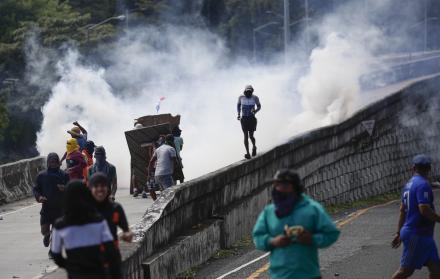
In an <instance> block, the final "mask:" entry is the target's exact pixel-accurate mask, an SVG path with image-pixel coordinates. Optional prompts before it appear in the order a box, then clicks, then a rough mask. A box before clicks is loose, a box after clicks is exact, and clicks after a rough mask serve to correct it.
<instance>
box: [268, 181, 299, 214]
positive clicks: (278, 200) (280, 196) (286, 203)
mask: <svg viewBox="0 0 440 279" xmlns="http://www.w3.org/2000/svg"><path fill="white" fill-rule="evenodd" d="M272 201H273V203H274V204H275V214H276V215H277V217H278V218H283V217H285V216H287V215H289V214H290V213H291V212H292V210H293V208H294V207H295V204H296V201H297V199H296V198H295V196H294V195H293V193H285V192H280V191H277V190H276V189H275V188H274V189H273V190H272Z"/></svg>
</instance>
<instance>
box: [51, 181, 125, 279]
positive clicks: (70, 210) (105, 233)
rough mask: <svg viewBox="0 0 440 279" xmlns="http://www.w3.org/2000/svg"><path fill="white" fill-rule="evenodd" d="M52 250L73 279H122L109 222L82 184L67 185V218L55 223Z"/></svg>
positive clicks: (57, 261)
mask: <svg viewBox="0 0 440 279" xmlns="http://www.w3.org/2000/svg"><path fill="white" fill-rule="evenodd" d="M50 249H51V252H52V255H53V260H54V261H55V263H56V264H57V265H58V266H59V267H61V268H65V269H66V270H67V274H68V278H69V279H92V278H93V279H108V278H112V279H122V277H121V276H120V274H119V273H118V271H119V270H120V268H121V267H120V261H119V259H118V253H117V251H116V247H115V244H114V242H113V236H112V234H111V232H110V229H109V227H108V224H107V221H106V220H105V219H104V218H103V217H102V216H101V215H100V214H99V213H98V211H97V209H96V208H95V204H94V200H93V197H92V195H91V193H90V191H89V189H87V187H86V186H85V185H84V183H83V182H82V181H79V180H75V181H71V182H69V184H68V185H67V188H66V204H65V215H64V216H63V217H62V218H60V219H58V220H57V221H56V222H55V226H54V229H53V232H52V244H51V248H50ZM63 250H64V251H65V255H66V258H64V257H63V253H62V251H63Z"/></svg>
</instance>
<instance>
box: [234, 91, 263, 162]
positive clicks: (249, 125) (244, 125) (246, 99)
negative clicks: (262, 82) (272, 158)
mask: <svg viewBox="0 0 440 279" xmlns="http://www.w3.org/2000/svg"><path fill="white" fill-rule="evenodd" d="M253 92H254V88H253V87H252V86H251V85H248V86H246V88H245V90H244V95H241V96H240V97H238V103H237V112H238V116H237V119H238V120H240V122H241V129H242V130H243V134H244V147H245V148H246V154H245V155H244V157H245V158H246V159H250V158H251V154H250V153H249V138H250V139H251V141H252V146H253V147H252V156H253V157H254V156H257V147H256V145H255V137H254V133H255V131H256V130H257V118H256V117H255V114H256V113H257V112H259V111H260V109H261V104H260V99H259V98H258V97H257V96H255V95H253ZM255 107H256V108H255ZM240 113H241V114H240Z"/></svg>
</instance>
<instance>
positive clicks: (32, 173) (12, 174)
mask: <svg viewBox="0 0 440 279" xmlns="http://www.w3.org/2000/svg"><path fill="white" fill-rule="evenodd" d="M45 167H46V159H45V158H44V157H35V158H31V159H26V160H21V161H18V162H14V163H10V164H6V165H0V205H1V204H5V203H9V202H12V201H16V200H20V199H23V198H26V197H29V196H31V195H32V187H33V186H34V184H35V178H36V177H37V174H38V172H39V171H40V170H42V169H44V168H45Z"/></svg>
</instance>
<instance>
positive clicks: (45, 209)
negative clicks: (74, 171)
mask: <svg viewBox="0 0 440 279" xmlns="http://www.w3.org/2000/svg"><path fill="white" fill-rule="evenodd" d="M60 166H61V163H60V158H59V157H58V155H57V154H56V153H49V155H47V169H46V170H44V171H42V172H40V173H39V174H38V176H37V183H36V186H35V187H34V189H33V193H34V196H35V199H36V200H37V202H39V203H42V206H41V211H40V225H41V234H42V235H43V244H44V246H45V247H48V246H49V241H50V231H51V228H50V227H51V226H52V225H53V224H54V222H55V220H56V219H58V218H59V217H61V216H62V215H63V204H64V188H65V185H66V184H67V182H69V175H68V174H67V173H65V172H64V171H62V170H61V169H60Z"/></svg>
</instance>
